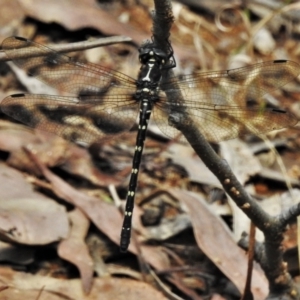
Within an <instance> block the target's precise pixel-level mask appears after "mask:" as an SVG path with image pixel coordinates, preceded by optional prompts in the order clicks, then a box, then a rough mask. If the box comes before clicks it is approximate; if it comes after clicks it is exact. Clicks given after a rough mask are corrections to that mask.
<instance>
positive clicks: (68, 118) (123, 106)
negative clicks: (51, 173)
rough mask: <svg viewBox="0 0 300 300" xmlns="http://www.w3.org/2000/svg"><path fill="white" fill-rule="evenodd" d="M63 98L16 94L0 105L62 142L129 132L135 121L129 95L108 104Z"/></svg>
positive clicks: (117, 96) (14, 116)
mask: <svg viewBox="0 0 300 300" xmlns="http://www.w3.org/2000/svg"><path fill="white" fill-rule="evenodd" d="M84 100H85V101H82V99H81V100H79V99H78V98H77V97H63V96H50V95H33V94H16V95H12V96H8V97H6V98H5V99H4V100H3V101H2V102H1V109H2V111H3V112H4V113H5V114H7V115H9V116H11V117H12V118H14V119H16V120H19V121H20V122H22V123H25V124H27V125H29V126H30V127H33V128H37V129H41V130H46V131H48V132H52V133H55V134H57V135H60V136H62V137H63V138H65V139H68V140H72V141H75V142H80V143H85V144H86V143H87V144H90V143H92V142H95V141H97V140H98V139H99V138H101V137H103V136H104V135H110V134H118V133H121V132H123V131H125V130H129V129H130V128H131V127H132V126H133V125H134V124H135V121H136V118H137V115H138V112H137V109H138V106H137V104H136V101H134V100H132V99H131V97H129V96H121V95H116V96H115V97H114V98H113V97H112V96H111V97H110V101H109V102H108V104H103V103H100V104H97V102H95V100H94V97H84Z"/></svg>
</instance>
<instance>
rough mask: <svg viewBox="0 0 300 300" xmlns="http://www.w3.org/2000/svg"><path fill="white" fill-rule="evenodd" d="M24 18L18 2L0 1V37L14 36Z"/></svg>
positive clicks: (13, 0)
mask: <svg viewBox="0 0 300 300" xmlns="http://www.w3.org/2000/svg"><path fill="white" fill-rule="evenodd" d="M24 18H25V14H24V11H23V10H22V7H21V6H20V4H19V1H18V0H1V9H0V28H1V32H0V35H1V36H9V35H12V34H14V32H15V29H16V28H17V27H19V26H21V23H22V22H23V19H24Z"/></svg>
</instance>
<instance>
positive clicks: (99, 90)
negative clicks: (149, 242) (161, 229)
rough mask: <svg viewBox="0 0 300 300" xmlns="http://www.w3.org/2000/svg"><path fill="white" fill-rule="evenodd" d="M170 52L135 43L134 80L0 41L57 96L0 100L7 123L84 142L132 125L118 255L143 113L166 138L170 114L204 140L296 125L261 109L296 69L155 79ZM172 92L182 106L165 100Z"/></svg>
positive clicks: (174, 133) (171, 130) (16, 41)
mask: <svg viewBox="0 0 300 300" xmlns="http://www.w3.org/2000/svg"><path fill="white" fill-rule="evenodd" d="M170 49H171V50H170V51H168V52H169V53H165V52H164V51H162V50H161V49H160V47H159V46H158V45H157V44H156V43H155V42H154V41H153V40H151V41H148V42H147V43H145V44H143V45H142V46H141V47H140V48H139V60H140V63H141V68H140V71H139V75H138V78H137V79H133V78H132V77H130V76H127V75H125V74H123V73H120V72H118V71H115V70H111V69H109V68H105V67H103V66H100V65H97V64H92V63H87V62H81V61H76V60H74V59H72V58H70V57H69V56H66V55H63V54H61V53H58V52H57V51H55V50H53V49H51V48H49V47H47V46H44V45H41V44H39V43H36V42H33V41H31V40H28V39H25V38H22V37H9V38H6V39H5V40H4V41H3V42H2V51H4V52H5V54H6V55H7V56H8V58H9V59H10V60H12V61H13V62H14V63H15V64H16V65H17V66H19V67H20V68H22V69H23V70H24V71H25V72H27V74H28V75H30V76H34V77H36V78H37V79H39V80H41V81H43V82H45V83H47V84H48V85H50V86H52V87H54V88H56V89H57V90H58V91H59V94H58V95H36V94H27V93H22V94H14V95H11V96H8V97H6V98H5V99H4V100H3V101H2V102H1V104H0V107H1V110H2V112H4V113H5V114H7V115H9V116H11V117H12V118H15V119H16V120H18V121H20V122H22V123H25V124H27V125H29V126H31V127H33V128H37V129H41V130H46V131H48V132H52V133H55V134H57V135H59V136H62V137H63V138H65V139H68V140H71V141H74V142H77V143H87V144H90V143H93V142H95V141H97V140H99V139H100V138H103V137H106V136H107V135H116V134H120V133H122V132H124V131H126V130H130V129H131V128H132V127H133V126H134V125H135V124H136V121H137V119H138V130H137V137H136V146H135V152H134V156H133V162H132V171H131V176H130V181H129V188H128V194H127V199H126V206H125V213H124V221H123V226H122V229H121V238H120V250H121V251H122V252H126V251H127V249H128V247H129V244H130V237H131V227H132V224H131V223H132V213H133V208H134V199H135V193H136V188H137V180H138V173H139V168H140V163H141V159H142V152H143V147H144V141H145V138H146V131H147V126H148V121H149V118H150V115H151V113H152V114H153V119H154V122H155V123H156V125H157V126H158V127H159V128H160V130H161V131H162V132H163V133H164V134H165V135H166V136H167V137H169V138H174V137H178V136H180V131H179V130H178V129H177V128H176V126H175V124H174V122H173V121H172V120H174V116H176V118H177V119H179V120H180V122H181V123H184V124H185V126H188V125H189V122H193V124H196V126H197V127H198V128H199V130H200V131H201V133H202V134H203V135H204V137H205V138H206V139H207V140H208V141H209V142H220V141H223V140H228V139H233V138H236V137H239V136H243V135H245V134H249V133H250V134H251V133H252V134H253V133H254V134H256V135H260V134H264V133H267V132H269V131H272V130H275V129H281V128H286V127H290V126H293V125H295V124H296V123H297V119H296V117H295V116H293V115H292V114H291V113H289V112H288V111H284V110H281V109H278V108H270V107H268V106H267V105H266V104H265V101H263V96H264V95H266V94H270V93H272V92H273V91H274V90H275V89H278V88H279V87H282V86H283V85H285V84H287V83H288V82H290V81H292V80H293V79H295V78H296V77H297V76H298V74H299V72H300V66H299V64H297V63H295V62H293V61H289V60H274V61H267V62H262V63H258V64H254V65H249V66H246V67H242V68H237V69H231V70H224V71H211V72H198V73H193V74H190V75H184V76H180V77H175V76H174V77H170V78H168V79H166V80H162V73H163V71H165V70H166V69H168V68H170V65H171V64H170V61H171V60H172V58H171V57H172V56H173V50H172V48H171V46H170ZM35 53H39V56H36V55H35ZM177 92H180V93H181V95H182V98H183V101H182V99H180V100H179V99H177V98H176V97H169V96H168V95H167V94H168V93H169V94H170V93H171V94H172V93H173V94H174V95H175V94H176V93H177ZM170 98H171V99H170ZM253 103H254V104H255V105H249V104H253ZM178 116H179V118H178ZM193 128H194V127H193ZM185 134H188V133H185ZM192 143H195V144H196V143H197V141H194V142H192Z"/></svg>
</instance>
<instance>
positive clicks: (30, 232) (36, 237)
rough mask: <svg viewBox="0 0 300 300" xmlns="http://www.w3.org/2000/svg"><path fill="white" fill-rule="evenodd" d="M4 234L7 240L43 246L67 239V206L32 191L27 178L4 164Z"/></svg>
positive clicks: (0, 174)
mask: <svg viewBox="0 0 300 300" xmlns="http://www.w3.org/2000/svg"><path fill="white" fill-rule="evenodd" d="M0 170H1V171H0V182H1V189H0V231H1V239H3V240H4V241H12V242H18V243H22V244H26V245H43V244H48V243H52V242H55V241H59V240H61V239H62V238H65V237H67V235H68V231H69V223H68V217H67V213H66V209H65V207H64V206H62V205H59V204H58V203H57V202H55V201H53V200H52V199H49V198H47V197H45V196H44V195H42V194H39V193H37V192H35V191H33V190H32V187H31V185H30V184H29V183H28V182H27V181H26V180H25V178H24V177H23V175H22V174H21V173H19V172H18V171H16V170H15V169H12V168H9V167H7V166H6V165H4V164H0Z"/></svg>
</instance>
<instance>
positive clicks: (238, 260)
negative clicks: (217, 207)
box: [172, 190, 268, 299]
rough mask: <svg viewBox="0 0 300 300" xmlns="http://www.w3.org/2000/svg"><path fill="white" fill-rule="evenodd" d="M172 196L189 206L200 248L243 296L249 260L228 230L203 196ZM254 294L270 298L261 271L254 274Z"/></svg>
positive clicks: (186, 194) (176, 194) (189, 194)
mask: <svg viewBox="0 0 300 300" xmlns="http://www.w3.org/2000/svg"><path fill="white" fill-rule="evenodd" d="M172 194H173V195H174V197H176V198H177V199H180V201H181V202H182V203H184V204H185V205H186V207H187V209H188V213H189V215H190V217H191V221H192V224H193V230H194V235H195V238H196V241H197V244H198V246H199V247H200V248H201V250H202V251H203V252H204V253H205V254H206V255H207V256H208V257H209V258H210V259H211V260H212V261H213V262H214V264H215V265H216V266H217V267H218V268H219V269H220V270H221V271H222V272H223V273H224V274H225V275H226V276H227V277H228V278H229V279H230V280H231V281H232V282H233V283H234V284H235V286H236V287H237V288H238V290H239V291H240V292H242V291H243V289H244V285H245V282H246V275H247V274H246V273H247V256H246V255H245V252H244V251H243V250H242V249H240V248H239V247H238V246H237V245H236V243H235V242H234V240H233V238H232V235H231V233H230V231H229V229H228V227H227V226H226V225H225V224H224V223H223V222H222V221H221V219H220V218H218V217H217V216H216V215H215V214H214V213H213V212H212V211H211V209H210V208H209V206H208V205H207V204H206V202H205V201H204V200H203V199H202V198H200V197H199V195H197V194H195V193H192V192H186V191H183V190H173V191H172ZM252 290H253V293H255V296H254V298H255V299H265V297H266V295H267V294H268V283H267V280H266V278H265V277H264V275H263V274H262V273H260V272H258V271H257V270H253V279H252Z"/></svg>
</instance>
